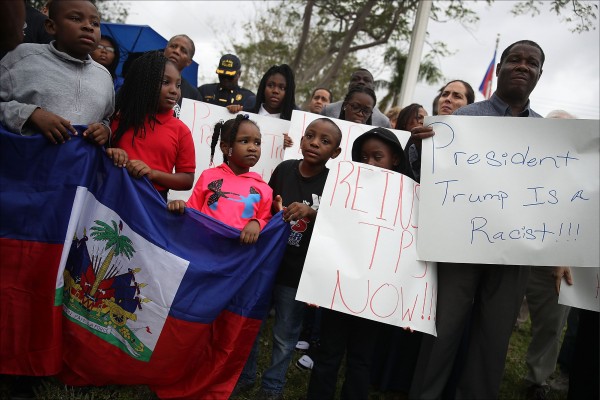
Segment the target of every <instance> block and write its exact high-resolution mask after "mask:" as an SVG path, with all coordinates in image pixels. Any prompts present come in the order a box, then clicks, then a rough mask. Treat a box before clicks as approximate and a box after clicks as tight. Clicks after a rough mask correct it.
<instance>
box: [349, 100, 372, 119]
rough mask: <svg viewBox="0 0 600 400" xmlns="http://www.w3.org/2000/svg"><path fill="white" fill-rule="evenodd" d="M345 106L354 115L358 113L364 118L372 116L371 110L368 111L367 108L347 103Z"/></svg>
mask: <svg viewBox="0 0 600 400" xmlns="http://www.w3.org/2000/svg"><path fill="white" fill-rule="evenodd" d="M346 105H347V106H348V107H350V110H351V111H352V112H353V113H356V114H359V113H360V114H362V115H364V116H365V117H369V116H370V115H371V114H373V110H372V109H370V108H369V107H363V106H361V105H359V104H356V103H348V104H346Z"/></svg>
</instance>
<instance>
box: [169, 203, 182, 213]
mask: <svg viewBox="0 0 600 400" xmlns="http://www.w3.org/2000/svg"><path fill="white" fill-rule="evenodd" d="M167 210H169V211H171V212H172V213H175V214H183V212H184V211H185V201H183V200H173V201H170V202H169V203H168V204H167Z"/></svg>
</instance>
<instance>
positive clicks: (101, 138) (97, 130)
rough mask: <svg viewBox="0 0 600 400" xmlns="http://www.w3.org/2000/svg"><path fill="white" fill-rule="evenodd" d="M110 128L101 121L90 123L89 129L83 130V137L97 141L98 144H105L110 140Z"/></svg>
mask: <svg viewBox="0 0 600 400" xmlns="http://www.w3.org/2000/svg"><path fill="white" fill-rule="evenodd" d="M109 135H110V130H109V129H108V126H106V125H104V124H101V123H100V122H94V123H93V124H89V125H88V127H87V129H86V130H85V131H83V137H84V138H86V139H87V140H89V141H90V142H94V143H96V144H97V145H98V146H102V145H104V143H106V142H107V141H108V136H109Z"/></svg>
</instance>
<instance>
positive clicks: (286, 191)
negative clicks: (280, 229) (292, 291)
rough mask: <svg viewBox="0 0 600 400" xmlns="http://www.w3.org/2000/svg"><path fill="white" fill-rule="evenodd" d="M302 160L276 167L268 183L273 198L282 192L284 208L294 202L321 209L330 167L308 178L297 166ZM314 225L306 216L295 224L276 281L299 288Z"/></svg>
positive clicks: (285, 162) (290, 161)
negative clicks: (320, 205)
mask: <svg viewBox="0 0 600 400" xmlns="http://www.w3.org/2000/svg"><path fill="white" fill-rule="evenodd" d="M300 161H301V160H287V161H283V162H282V163H281V164H279V165H278V166H277V168H275V171H273V175H271V179H270V180H269V186H271V188H272V189H273V197H275V196H277V195H280V196H281V198H282V199H283V206H284V207H287V206H288V205H289V204H291V203H294V202H298V203H301V202H302V203H304V204H308V205H309V206H310V207H312V208H313V209H315V210H318V208H319V203H320V202H321V195H322V194H323V188H324V187H325V181H326V180H327V174H328V173H329V169H328V168H325V169H324V170H323V172H321V173H319V174H318V175H315V176H312V177H310V178H305V177H303V176H302V175H301V174H300V171H299V169H298V167H299V165H300ZM313 228H314V221H309V220H307V219H302V220H300V221H296V223H295V224H293V225H292V231H291V232H290V236H289V238H288V244H287V247H286V249H285V253H284V255H283V260H282V261H281V265H280V267H279V272H278V273H277V278H276V280H275V283H277V284H279V285H284V286H288V287H292V288H297V287H298V283H300V275H302V268H303V267H304V260H305V259H306V253H307V251H308V244H309V242H310V237H311V236H312V232H313Z"/></svg>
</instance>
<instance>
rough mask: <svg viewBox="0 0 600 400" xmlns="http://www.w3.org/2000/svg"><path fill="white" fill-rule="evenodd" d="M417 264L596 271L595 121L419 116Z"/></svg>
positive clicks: (599, 133)
mask: <svg viewBox="0 0 600 400" xmlns="http://www.w3.org/2000/svg"><path fill="white" fill-rule="evenodd" d="M425 123H426V124H427V125H432V126H433V128H434V131H435V136H433V138H431V139H427V140H424V141H423V145H422V148H423V152H422V164H421V202H420V209H421V213H420V215H419V228H420V235H419V238H420V240H419V242H418V252H419V256H420V257H421V259H423V260H430V261H446V262H464V263H484V264H516V265H547V266H556V265H570V266H590V265H599V264H600V262H599V256H598V254H599V253H598V247H599V246H598V243H599V227H600V221H599V218H598V213H599V209H600V202H599V193H598V192H599V190H598V181H599V161H598V160H599V157H598V156H599V149H600V129H599V128H600V125H599V122H598V120H567V119H543V118H498V117H466V116H445V117H427V118H426V121H425Z"/></svg>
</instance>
